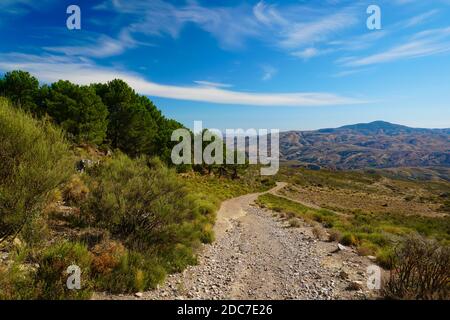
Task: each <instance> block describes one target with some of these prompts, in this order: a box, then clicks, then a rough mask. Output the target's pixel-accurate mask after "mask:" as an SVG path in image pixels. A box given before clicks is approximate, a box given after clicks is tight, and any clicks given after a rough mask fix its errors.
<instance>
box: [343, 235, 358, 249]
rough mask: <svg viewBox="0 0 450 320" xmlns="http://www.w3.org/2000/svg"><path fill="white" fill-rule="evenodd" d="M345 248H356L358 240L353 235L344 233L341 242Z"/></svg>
mask: <svg viewBox="0 0 450 320" xmlns="http://www.w3.org/2000/svg"><path fill="white" fill-rule="evenodd" d="M340 243H342V244H343V245H344V246H356V245H357V244H358V239H357V238H356V237H355V235H354V234H352V233H348V232H347V233H344V235H343V236H342V239H341V241H340Z"/></svg>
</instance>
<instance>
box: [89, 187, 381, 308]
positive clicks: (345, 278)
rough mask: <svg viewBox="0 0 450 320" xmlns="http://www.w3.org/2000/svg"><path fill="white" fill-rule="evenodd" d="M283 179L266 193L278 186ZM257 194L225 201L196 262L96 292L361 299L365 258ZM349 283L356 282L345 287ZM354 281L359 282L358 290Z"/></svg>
mask: <svg viewBox="0 0 450 320" xmlns="http://www.w3.org/2000/svg"><path fill="white" fill-rule="evenodd" d="M284 186H285V184H281V183H280V184H278V185H277V187H276V188H274V189H272V190H271V191H269V192H273V193H275V192H276V191H278V190H279V189H281V188H283V187H284ZM258 195H259V194H250V195H245V196H242V197H239V198H235V199H231V200H228V201H225V202H224V203H223V204H222V207H221V209H220V211H219V212H218V218H217V223H216V227H215V231H216V237H217V239H216V241H215V242H214V243H213V244H212V245H205V246H204V248H203V250H202V252H201V253H200V255H199V264H198V265H196V266H192V267H189V268H187V269H186V270H185V271H184V272H182V273H179V274H174V275H170V276H169V277H168V279H167V280H166V282H165V284H164V285H162V286H161V287H159V288H158V289H156V290H153V291H148V292H143V293H139V294H136V295H115V296H112V295H108V294H104V293H98V294H96V295H95V297H94V298H95V299H365V298H374V297H375V296H376V291H371V290H368V289H367V288H366V267H367V266H368V265H369V264H371V262H370V261H369V260H368V259H367V258H363V257H359V256H358V255H357V254H356V253H355V252H353V250H351V249H350V248H347V249H346V250H343V251H342V250H339V251H336V248H337V244H336V243H332V242H324V241H320V240H318V239H316V237H315V236H314V235H313V233H312V227H311V226H310V225H307V224H306V223H302V225H301V227H299V228H289V227H288V226H287V224H286V222H285V221H283V220H281V219H279V218H278V217H277V216H276V214H275V213H274V212H271V211H269V210H266V209H262V208H259V207H257V206H255V205H254V200H255V199H256V198H257V197H258ZM349 287H353V288H352V289H353V290H350V288H349ZM358 287H360V288H359V289H358Z"/></svg>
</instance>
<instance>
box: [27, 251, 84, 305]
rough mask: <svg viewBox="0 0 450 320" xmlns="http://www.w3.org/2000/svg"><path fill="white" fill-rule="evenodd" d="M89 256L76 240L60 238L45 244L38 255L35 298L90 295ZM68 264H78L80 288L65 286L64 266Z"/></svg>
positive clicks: (65, 273)
mask: <svg viewBox="0 0 450 320" xmlns="http://www.w3.org/2000/svg"><path fill="white" fill-rule="evenodd" d="M91 261H92V257H91V255H90V253H89V251H88V250H87V248H86V246H84V245H82V244H79V243H71V242H60V243H57V244H55V245H52V246H50V247H48V248H46V249H45V250H44V251H43V253H42V254H41V255H40V257H39V258H38V264H39V268H38V270H37V273H36V279H35V282H36V283H35V287H36V288H37V290H38V292H39V296H38V299H46V300H60V299H88V298H90V296H91V290H92V283H91V281H90V278H89V275H90V264H91ZM71 265H76V266H78V267H80V270H81V289H80V290H69V289H68V288H67V284H66V281H67V278H68V276H69V274H67V268H68V267H69V266H71Z"/></svg>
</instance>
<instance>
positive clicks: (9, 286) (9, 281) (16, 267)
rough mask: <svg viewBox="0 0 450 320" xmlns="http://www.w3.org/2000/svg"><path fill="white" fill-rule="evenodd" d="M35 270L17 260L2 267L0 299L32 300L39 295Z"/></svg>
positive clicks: (0, 268) (0, 269)
mask: <svg viewBox="0 0 450 320" xmlns="http://www.w3.org/2000/svg"><path fill="white" fill-rule="evenodd" d="M34 285H35V283H34V274H33V270H31V269H27V268H24V267H23V265H21V264H20V263H17V262H15V263H14V264H13V265H12V266H10V267H0V300H30V299H35V298H36V296H37V292H36V289H35V287H34Z"/></svg>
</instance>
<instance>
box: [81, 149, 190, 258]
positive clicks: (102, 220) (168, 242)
mask: <svg viewBox="0 0 450 320" xmlns="http://www.w3.org/2000/svg"><path fill="white" fill-rule="evenodd" d="M89 178H90V179H88V184H90V185H89V189H90V190H91V192H90V197H89V199H88V200H87V202H86V204H85V205H84V206H83V208H82V211H83V212H85V214H86V215H88V214H90V213H91V214H93V215H94V219H95V221H96V223H97V224H98V225H99V226H100V227H103V228H106V229H108V230H110V231H111V233H112V234H113V235H115V236H117V237H120V238H121V239H123V240H125V241H126V243H127V244H128V246H129V247H132V248H134V249H142V250H143V249H148V248H152V249H153V250H162V249H164V248H172V247H173V246H174V245H176V244H177V243H183V242H184V241H186V240H188V241H189V239H185V236H186V235H185V234H184V229H185V228H189V224H190V223H191V222H193V221H195V218H196V217H195V212H193V210H192V208H193V207H194V203H193V202H192V200H190V198H189V197H188V192H187V189H186V188H185V187H184V186H183V185H182V183H181V182H180V181H179V180H178V178H177V177H176V175H175V173H174V172H172V171H171V170H169V169H167V168H166V167H165V166H164V165H163V164H162V163H161V162H160V161H158V160H156V159H154V160H147V159H146V158H143V157H141V158H137V159H134V160H132V159H130V158H128V157H127V156H126V155H121V154H119V155H117V156H116V157H115V158H114V159H111V160H110V161H107V162H105V163H103V164H101V165H100V166H97V167H94V168H92V170H89Z"/></svg>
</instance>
